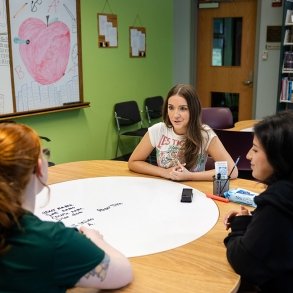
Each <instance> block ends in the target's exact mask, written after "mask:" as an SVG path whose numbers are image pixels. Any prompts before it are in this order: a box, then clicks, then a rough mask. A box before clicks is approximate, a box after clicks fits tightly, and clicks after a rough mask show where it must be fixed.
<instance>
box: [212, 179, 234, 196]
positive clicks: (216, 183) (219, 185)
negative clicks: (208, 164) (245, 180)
mask: <svg viewBox="0 0 293 293" xmlns="http://www.w3.org/2000/svg"><path fill="white" fill-rule="evenodd" d="M229 183H230V177H228V178H227V179H216V177H215V176H213V194H215V195H219V196H222V197H224V192H226V191H228V190H229V185H230V184H229Z"/></svg>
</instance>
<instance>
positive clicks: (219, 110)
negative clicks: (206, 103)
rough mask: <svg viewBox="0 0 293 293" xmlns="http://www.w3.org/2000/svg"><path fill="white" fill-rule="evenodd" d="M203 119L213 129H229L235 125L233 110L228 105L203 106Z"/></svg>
mask: <svg viewBox="0 0 293 293" xmlns="http://www.w3.org/2000/svg"><path fill="white" fill-rule="evenodd" d="M201 121H202V123H203V124H207V125H209V126H210V127H211V128H213V129H228V128H232V127H233V126H234V123H233V115H232V112H231V110H230V109H229V108H227V107H207V108H202V111H201Z"/></svg>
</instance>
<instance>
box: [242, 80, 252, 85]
mask: <svg viewBox="0 0 293 293" xmlns="http://www.w3.org/2000/svg"><path fill="white" fill-rule="evenodd" d="M243 84H244V85H252V84H253V81H252V80H243Z"/></svg>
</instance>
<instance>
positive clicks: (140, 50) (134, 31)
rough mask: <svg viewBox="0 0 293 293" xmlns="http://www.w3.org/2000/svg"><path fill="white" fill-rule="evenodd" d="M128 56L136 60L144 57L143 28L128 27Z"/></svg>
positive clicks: (144, 39)
mask: <svg viewBox="0 0 293 293" xmlns="http://www.w3.org/2000/svg"><path fill="white" fill-rule="evenodd" d="M129 55H130V57H138V58H142V57H146V29H145V27H135V26H130V27H129Z"/></svg>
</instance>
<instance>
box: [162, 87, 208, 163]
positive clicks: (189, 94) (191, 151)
mask: <svg viewBox="0 0 293 293" xmlns="http://www.w3.org/2000/svg"><path fill="white" fill-rule="evenodd" d="M174 95H178V96H180V97H182V98H184V99H185V100H186V102H187V106H188V109H189V117H190V118H189V122H188V125H187V131H186V134H185V142H184V146H183V153H184V159H185V163H186V168H187V169H190V168H192V167H193V166H194V165H195V164H196V163H197V160H198V157H199V155H200V154H199V152H200V148H201V147H202V143H203V137H202V130H203V127H202V123H201V104H200V101H199V98H198V95H197V93H196V91H195V89H194V88H193V87H192V86H191V85H188V84H177V85H175V86H174V87H173V88H171V90H170V91H169V92H168V94H167V97H166V99H165V103H164V106H163V120H164V122H165V124H166V125H167V127H172V124H171V121H170V119H169V116H168V101H169V98H170V97H172V96H174Z"/></svg>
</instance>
